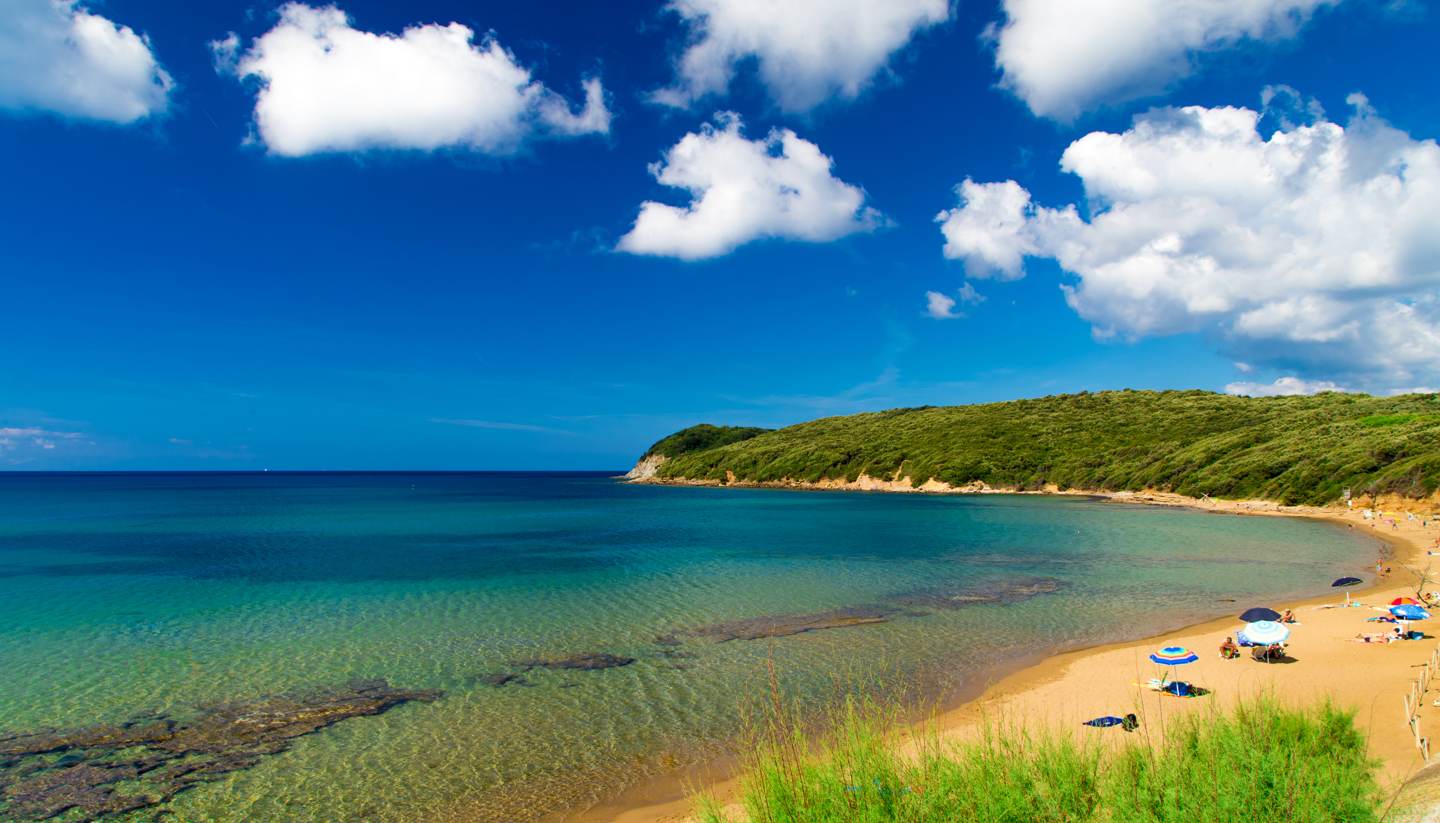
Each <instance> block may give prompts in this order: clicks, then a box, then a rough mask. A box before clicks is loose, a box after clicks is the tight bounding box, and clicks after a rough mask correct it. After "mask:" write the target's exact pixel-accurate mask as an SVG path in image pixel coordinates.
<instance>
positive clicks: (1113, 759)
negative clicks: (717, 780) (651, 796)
mask: <svg viewBox="0 0 1440 823" xmlns="http://www.w3.org/2000/svg"><path fill="white" fill-rule="evenodd" d="M873 717H874V715H869V714H865V713H861V712H856V711H854V710H853V708H852V709H851V711H850V712H849V713H848V715H847V716H846V717H845V718H844V719H843V720H842V721H841V722H840V723H839V725H838V728H837V731H836V732H835V733H834V734H833V735H832V736H831V737H830V740H831V742H830V744H829V745H828V746H827V747H825V748H824V749H823V750H822V751H821V752H819V753H818V754H813V755H812V754H809V753H807V752H806V749H805V747H804V745H803V743H802V742H801V741H800V739H799V737H798V736H779V737H774V738H771V742H770V743H768V744H765V745H761V746H759V747H757V748H756V750H755V751H757V752H758V753H757V754H755V755H754V756H753V757H752V758H751V760H750V762H749V763H748V769H747V771H746V772H745V774H744V776H743V777H742V778H741V789H740V791H741V798H740V799H741V804H742V805H743V807H744V813H743V815H741V816H740V817H738V818H735V817H729V816H727V815H726V813H725V812H724V811H723V810H722V809H721V808H720V807H719V805H718V804H717V803H715V802H713V801H712V800H702V801H701V804H700V818H701V820H702V821H704V823H832V821H833V823H890V822H891V821H895V822H897V823H931V821H933V822H934V823H949V822H950V821H982V820H983V821H995V822H996V823H1006V822H1007V821H1013V823H1029V822H1030V821H1057V823H1058V821H1106V823H1112V822H1113V823H1121V822H1122V821H1123V822H1124V823H1131V822H1132V821H1133V822H1134V823H1162V821H1175V822H1176V823H1181V821H1184V823H1190V821H1207V823H1226V822H1227V821H1235V822H1236V823H1240V821H1246V823H1248V821H1255V820H1266V821H1307V823H1308V822H1310V821H1316V822H1317V823H1318V821H1357V822H1358V821H1374V820H1378V819H1380V806H1381V800H1382V799H1381V794H1380V790H1379V787H1378V784H1377V782H1376V778H1375V769H1376V766H1375V763H1374V761H1372V760H1371V759H1370V758H1369V757H1368V756H1367V755H1366V753H1365V744H1364V739H1363V737H1362V736H1361V734H1360V733H1359V732H1358V731H1357V730H1356V729H1355V726H1354V724H1353V722H1352V715H1351V714H1350V713H1348V712H1343V711H1340V710H1338V709H1335V708H1334V707H1332V706H1330V705H1328V704H1325V705H1321V706H1318V707H1316V708H1311V709H1294V708H1287V707H1285V706H1282V705H1281V704H1279V703H1278V702H1277V701H1275V700H1274V699H1271V698H1263V699H1260V700H1257V701H1255V702H1251V703H1246V704H1243V705H1241V706H1239V707H1237V708H1236V709H1235V710H1234V711H1233V712H1229V713H1221V712H1218V711H1211V712H1208V713H1206V712H1201V713H1196V714H1191V715H1186V716H1184V717H1181V718H1178V719H1175V718H1172V719H1170V720H1169V728H1168V729H1167V732H1168V735H1167V740H1166V742H1165V743H1162V744H1155V745H1152V743H1151V742H1150V741H1149V739H1148V738H1147V736H1146V734H1145V731H1146V730H1145V729H1144V728H1143V727H1142V729H1141V731H1140V732H1138V733H1136V734H1135V735H1134V736H1133V737H1131V738H1128V739H1127V740H1126V741H1125V743H1124V745H1122V746H1121V747H1120V748H1118V749H1113V748H1112V749H1105V748H1102V747H1101V746H1098V745H1095V741H1089V742H1085V743H1081V742H1076V741H1075V740H1074V739H1072V738H1070V737H1058V738H1042V737H1033V736H1029V735H1025V734H1022V733H1016V732H1012V731H1008V730H1004V729H1001V728H998V727H995V728H992V729H991V730H990V731H989V732H988V733H986V734H985V735H984V737H983V738H982V739H981V740H979V741H977V742H971V743H955V744H945V743H941V742H939V741H938V740H937V739H936V738H935V737H933V736H928V737H925V738H924V739H923V740H922V741H921V743H920V753H919V755H918V756H904V755H901V754H897V752H896V746H895V742H896V741H895V739H894V738H893V736H891V735H888V734H887V733H886V732H885V731H884V729H886V728H892V727H891V726H889V725H888V724H887V723H886V722H883V721H875V720H873V719H871V718H873ZM1086 733H1087V734H1097V735H1098V734H1124V732H1121V731H1120V730H1118V729H1111V730H1094V731H1089V730H1087V731H1086Z"/></svg>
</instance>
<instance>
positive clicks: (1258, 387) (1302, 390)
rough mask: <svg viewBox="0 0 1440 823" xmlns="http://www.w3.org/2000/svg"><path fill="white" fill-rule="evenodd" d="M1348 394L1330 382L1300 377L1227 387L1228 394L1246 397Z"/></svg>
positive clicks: (1346, 390)
mask: <svg viewBox="0 0 1440 823" xmlns="http://www.w3.org/2000/svg"><path fill="white" fill-rule="evenodd" d="M1327 391H1334V392H1348V391H1350V389H1347V388H1345V387H1343V386H1340V385H1338V384H1336V383H1332V382H1330V381H1329V380H1301V379H1300V378H1298V377H1281V378H1277V379H1276V380H1275V381H1274V382H1273V383H1245V382H1241V383H1230V384H1228V385H1226V386H1225V393H1226V394H1242V395H1245V396H1246V397H1288V396H1290V395H1295V394H1320V393H1321V392H1327Z"/></svg>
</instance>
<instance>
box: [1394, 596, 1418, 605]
mask: <svg viewBox="0 0 1440 823" xmlns="http://www.w3.org/2000/svg"><path fill="white" fill-rule="evenodd" d="M1390 605H1392V606H1419V605H1420V601H1419V600H1416V599H1415V598H1413V597H1397V598H1395V599H1394V600H1391V601H1390Z"/></svg>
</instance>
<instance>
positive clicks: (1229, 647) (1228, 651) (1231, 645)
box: [1220, 637, 1240, 660]
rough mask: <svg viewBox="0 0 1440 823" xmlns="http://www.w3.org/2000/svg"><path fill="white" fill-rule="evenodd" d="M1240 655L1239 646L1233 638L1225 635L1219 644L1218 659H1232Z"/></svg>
mask: <svg viewBox="0 0 1440 823" xmlns="http://www.w3.org/2000/svg"><path fill="white" fill-rule="evenodd" d="M1239 656H1240V647H1239V646H1237V645H1235V638H1233V637H1227V638H1225V642H1224V643H1221V644H1220V659H1221V660H1234V659H1235V658H1237V657H1239Z"/></svg>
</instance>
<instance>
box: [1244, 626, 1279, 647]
mask: <svg viewBox="0 0 1440 823" xmlns="http://www.w3.org/2000/svg"><path fill="white" fill-rule="evenodd" d="M1240 637H1241V639H1243V640H1244V641H1245V642H1246V643H1249V644H1250V645H1252V646H1274V645H1275V644H1277V643H1284V642H1285V641H1286V640H1289V639H1290V629H1289V627H1287V626H1285V625H1283V624H1280V623H1276V622H1275V621H1273V620H1257V621H1255V622H1254V623H1250V624H1248V625H1246V626H1245V628H1243V629H1241V630H1240Z"/></svg>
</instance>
